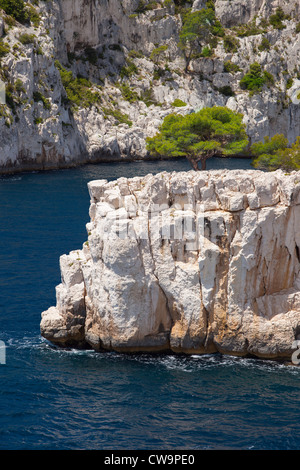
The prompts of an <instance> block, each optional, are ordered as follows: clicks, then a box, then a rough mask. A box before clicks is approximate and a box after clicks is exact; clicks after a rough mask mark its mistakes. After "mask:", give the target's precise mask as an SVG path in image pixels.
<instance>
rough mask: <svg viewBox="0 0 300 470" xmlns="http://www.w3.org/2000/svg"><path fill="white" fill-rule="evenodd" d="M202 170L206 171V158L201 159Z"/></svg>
mask: <svg viewBox="0 0 300 470" xmlns="http://www.w3.org/2000/svg"><path fill="white" fill-rule="evenodd" d="M200 161H201V170H202V171H205V170H206V158H201V160H200Z"/></svg>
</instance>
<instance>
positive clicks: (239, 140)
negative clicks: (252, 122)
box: [147, 106, 248, 170]
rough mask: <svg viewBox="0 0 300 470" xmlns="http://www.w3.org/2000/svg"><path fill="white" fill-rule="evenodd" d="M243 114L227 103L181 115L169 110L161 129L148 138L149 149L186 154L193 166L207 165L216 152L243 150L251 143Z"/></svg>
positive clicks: (162, 153) (156, 152) (170, 154)
mask: <svg viewBox="0 0 300 470" xmlns="http://www.w3.org/2000/svg"><path fill="white" fill-rule="evenodd" d="M242 120H243V115H242V114H240V113H236V112H234V111H232V110H230V109H229V108H226V107H220V106H219V107H218V106H214V107H212V108H203V109H202V110H200V111H198V112H196V113H191V114H187V115H185V116H182V115H180V114H169V115H168V116H166V117H165V119H164V121H163V123H162V125H161V126H160V128H159V132H158V133H157V134H156V135H155V136H154V137H148V138H147V149H148V151H149V152H150V154H152V155H155V156H168V157H178V156H185V157H186V158H187V159H188V160H189V162H190V163H191V165H192V167H193V168H194V170H199V167H198V163H199V162H201V169H202V170H205V169H206V160H207V159H208V158H211V157H213V156H217V155H219V156H229V155H236V154H238V153H240V152H242V151H243V150H244V149H245V148H246V147H247V145H248V137H247V134H246V131H245V125H244V124H243V122H242Z"/></svg>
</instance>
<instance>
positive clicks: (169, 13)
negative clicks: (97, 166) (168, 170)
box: [0, 0, 300, 174]
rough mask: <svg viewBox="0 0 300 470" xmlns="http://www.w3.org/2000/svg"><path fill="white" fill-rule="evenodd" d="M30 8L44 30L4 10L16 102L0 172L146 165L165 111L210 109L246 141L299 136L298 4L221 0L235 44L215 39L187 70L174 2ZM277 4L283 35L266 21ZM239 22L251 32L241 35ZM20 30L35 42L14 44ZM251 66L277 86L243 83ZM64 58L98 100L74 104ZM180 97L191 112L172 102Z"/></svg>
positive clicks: (201, 2) (0, 139)
mask: <svg viewBox="0 0 300 470" xmlns="http://www.w3.org/2000/svg"><path fill="white" fill-rule="evenodd" d="M148 4H150V0H145V1H144V5H148ZM153 5H154V4H153V2H152V6H153ZM205 5H206V1H205V0H195V1H194V2H193V4H192V5H189V6H190V7H191V6H192V11H193V12H195V11H197V10H200V9H202V8H204V7H205ZM32 6H33V7H34V8H35V9H36V11H37V14H38V15H39V23H38V25H37V26H34V25H31V26H30V27H29V26H28V25H21V24H19V23H16V24H15V25H12V26H8V25H7V24H6V23H5V18H4V15H3V13H1V12H0V37H2V39H3V41H4V42H5V44H7V51H8V52H7V53H6V54H4V55H3V57H1V70H2V72H1V75H0V79H4V80H5V84H6V86H8V87H9V90H10V93H11V94H12V99H13V102H14V104H13V105H12V103H11V102H8V104H6V105H5V106H1V113H0V174H1V173H10V172H17V171H24V170H30V171H31V170H43V169H51V168H63V167H71V166H74V165H79V164H82V163H86V162H101V161H106V162H107V161H126V160H134V159H146V158H148V157H149V155H148V152H147V148H146V138H147V137H148V136H153V135H155V134H156V132H157V131H158V128H159V126H160V124H161V123H162V122H163V119H164V117H165V116H167V115H168V114H170V113H181V114H186V113H191V112H196V111H198V110H200V109H202V108H203V107H207V106H214V105H216V106H227V107H229V108H230V109H232V110H235V111H238V112H240V113H242V114H243V116H244V118H243V120H244V123H245V125H246V129H247V134H248V136H249V142H250V144H252V143H254V142H257V141H260V140H263V139H264V137H265V136H269V137H272V136H273V135H275V134H277V133H279V134H281V133H282V134H284V135H285V136H286V137H287V138H288V140H289V142H290V143H294V142H295V140H296V138H297V136H298V135H299V129H300V104H299V100H298V99H297V96H298V94H299V91H300V81H299V53H300V33H299V32H298V27H297V25H298V23H299V22H300V16H299V14H300V11H299V1H296V0H292V1H290V2H282V1H279V0H255V1H251V2H250V1H248V0H236V1H230V0H216V1H215V13H216V17H217V18H218V19H219V20H220V22H221V24H222V25H223V27H224V28H225V36H226V37H229V38H234V40H235V47H231V48H230V47H229V49H228V47H225V44H224V39H222V38H219V39H218V41H217V43H216V44H215V46H214V50H213V54H212V55H211V56H209V57H202V56H201V55H199V54H198V56H197V55H196V56H195V57H194V58H193V60H191V62H190V64H189V69H188V71H187V70H186V61H185V58H184V54H183V51H182V49H181V48H180V47H179V35H180V30H181V28H182V18H181V16H180V14H179V12H178V10H177V8H175V4H174V3H173V2H172V1H171V2H165V1H164V0H158V1H157V2H156V4H155V7H154V8H153V9H151V8H152V7H151V8H150V7H149V9H145V10H144V11H143V9H141V8H140V1H139V0H122V1H120V0H109V1H108V0H58V1H55V2H39V4H38V5H37V4H36V2H33V4H32ZM150 6H151V5H150ZM279 6H281V7H282V8H283V10H284V14H285V15H286V16H285V19H284V20H283V25H284V27H283V28H282V29H276V28H274V27H273V26H272V25H271V24H270V23H268V22H269V19H270V16H271V15H272V14H274V13H275V12H276V9H277V8H278V7H279ZM2 15H3V18H4V19H2V18H1V16H2ZM262 21H264V23H261V22H262ZM262 24H263V26H262ZM266 24H267V26H266ZM243 26H246V27H248V30H247V31H246V32H245V34H240V28H241V27H243ZM4 32H5V36H3V35H4ZM24 34H25V35H27V38H28V37H29V42H25V43H23V42H21V41H20V40H19V38H20V37H22V35H24ZM263 40H264V41H265V42H264V43H263ZM266 41H267V46H266ZM262 45H263V47H262ZM160 47H162V48H163V49H162V50H160V49H159V48H160ZM159 51H160V52H159ZM254 62H258V63H259V64H260V65H261V68H262V71H266V72H268V73H270V74H272V76H273V79H274V83H273V84H271V85H269V86H267V85H265V86H264V87H263V89H262V90H261V91H260V92H258V93H255V94H253V95H252V94H251V93H249V91H247V90H244V89H242V88H241V86H240V80H241V78H242V77H243V76H244V75H245V73H247V72H248V71H249V67H250V65H251V64H253V63H254ZM58 63H60V64H61V65H62V66H63V67H64V68H65V70H66V71H67V73H68V72H72V74H73V79H74V80H76V79H77V78H81V79H82V77H84V79H86V80H88V82H86V83H88V84H89V93H98V94H99V95H100V99H99V101H98V102H97V103H95V102H93V101H92V102H88V103H86V102H85V100H84V97H83V96H81V95H80V96H79V97H78V96H77V100H76V103H75V104H74V102H72V100H71V101H70V100H69V98H70V95H71V98H72V92H71V93H70V90H69V95H68V90H66V86H64V83H63V80H62V78H61V76H60V73H59V70H58V66H57V64H58ZM228 63H229V64H231V66H232V64H233V68H230V67H229V69H228V67H227V68H226V66H225V64H228ZM124 86H125V89H124ZM122 87H123V88H122ZM124 90H125V92H124ZM81 92H82V90H81V91H80V92H79V93H81ZM73 97H74V96H73ZM175 100H181V102H183V104H184V106H182V107H179V108H178V107H176V106H174V105H173V103H174V102H175Z"/></svg>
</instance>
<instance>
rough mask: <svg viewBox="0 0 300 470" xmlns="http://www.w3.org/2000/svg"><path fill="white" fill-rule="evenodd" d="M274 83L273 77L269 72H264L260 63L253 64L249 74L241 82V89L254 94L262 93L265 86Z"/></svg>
mask: <svg viewBox="0 0 300 470" xmlns="http://www.w3.org/2000/svg"><path fill="white" fill-rule="evenodd" d="M273 83H274V78H273V76H272V75H271V74H270V73H269V72H267V71H265V70H264V71H263V70H262V67H261V65H260V64H259V63H258V62H254V63H253V64H251V65H250V70H249V72H248V73H246V74H245V75H244V77H243V78H242V79H241V80H240V86H241V88H243V89H244V90H248V91H250V92H251V93H252V94H253V93H255V92H259V91H261V90H262V88H263V86H264V85H271V84H273Z"/></svg>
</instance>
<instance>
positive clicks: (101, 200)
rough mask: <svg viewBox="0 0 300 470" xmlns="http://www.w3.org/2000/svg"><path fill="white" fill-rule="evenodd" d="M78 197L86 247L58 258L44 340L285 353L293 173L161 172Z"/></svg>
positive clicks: (291, 292) (293, 296) (291, 301)
mask: <svg viewBox="0 0 300 470" xmlns="http://www.w3.org/2000/svg"><path fill="white" fill-rule="evenodd" d="M88 189H89V193H90V197H91V203H90V219H91V220H90V222H89V223H88V224H87V227H86V228H87V233H88V240H87V242H86V243H84V245H83V248H82V249H78V250H74V251H72V252H71V253H69V254H68V255H63V256H61V258H60V269H61V279H62V282H61V284H60V285H58V286H57V288H56V296H57V305H56V306H55V307H50V308H49V310H47V311H46V312H43V313H42V319H41V333H42V335H43V336H44V337H45V338H47V339H48V340H49V341H51V342H53V343H55V344H58V345H61V346H71V347H79V348H80V347H90V348H93V349H95V350H114V351H122V352H134V351H148V352H151V351H173V352H176V353H177V352H182V353H188V354H190V353H213V352H216V351H219V352H221V353H225V354H232V355H238V356H245V355H249V354H250V355H254V356H257V357H263V358H282V357H290V355H291V351H292V348H293V342H294V341H295V340H296V339H297V336H298V335H299V334H300V315H299V312H300V277H299V276H300V255H299V253H300V172H292V173H290V174H285V173H284V172H282V171H281V170H278V171H276V172H272V173H264V172H260V171H256V170H245V171H243V170H231V171H228V170H212V171H205V172H194V171H190V172H178V173H175V172H174V173H167V172H163V173H159V174H157V175H155V176H153V175H151V174H149V175H148V176H145V177H134V178H130V179H127V178H119V179H118V180H115V181H111V182H107V181H106V180H97V181H91V182H90V183H89V184H88Z"/></svg>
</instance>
